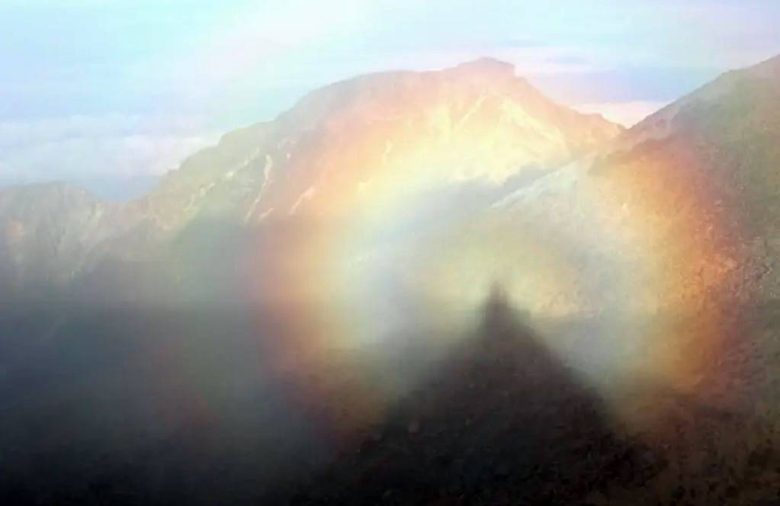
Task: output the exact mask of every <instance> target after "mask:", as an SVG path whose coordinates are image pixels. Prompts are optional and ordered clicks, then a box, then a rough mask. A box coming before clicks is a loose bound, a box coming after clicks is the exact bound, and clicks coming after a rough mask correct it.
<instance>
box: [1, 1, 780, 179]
mask: <svg viewBox="0 0 780 506" xmlns="http://www.w3.org/2000/svg"><path fill="white" fill-rule="evenodd" d="M778 26H780V2H778V1H775V0H742V1H740V0H687V1H684V2H683V1H678V0H614V1H610V0H604V1H565V0H558V1H555V0H544V1H542V0H539V1H533V2H532V1H514V2H510V1H500V0H494V1H487V0H482V1H465V0H429V1H419V0H416V1H412V0H392V1H391V0H386V1H385V0H375V1H370V0H330V1H317V0H285V1H246V0H233V1H230V2H228V1H217V0H214V1H195V0H168V1H166V0H156V1H151V0H116V1H112V0H104V1H99V0H60V1H52V0H49V1H45V0H4V1H0V65H2V68H3V69H4V71H3V72H2V73H0V96H2V97H3V98H2V100H1V101H0V184H8V183H13V182H30V181H42V180H54V179H57V180H69V181H75V182H80V183H83V184H88V185H90V186H92V187H93V188H95V189H98V190H101V191H105V192H106V193H109V194H121V193H127V192H128V191H132V188H133V184H135V185H143V184H145V183H146V182H148V181H151V180H152V179H153V178H154V177H156V176H157V175H159V174H161V173H162V172H164V171H166V170H169V169H171V168H173V167H175V166H176V164H177V163H178V162H179V161H180V160H181V159H182V157H184V156H185V155H186V154H189V153H191V152H193V151H195V150H197V149H198V148H199V147H202V146H203V145H205V144H207V143H210V142H213V141H214V139H215V138H216V137H217V136H218V135H219V134H220V133H222V132H224V131H226V130H230V129H232V128H235V127H237V126H241V125H244V124H247V123H251V122H254V121H259V120H265V119H270V118H272V117H273V116H274V115H276V114H277V113H279V112H280V111H282V110H284V109H285V108H287V107H289V106H290V105H291V104H292V103H294V101H295V100H296V99H297V98H298V97H300V96H301V95H302V94H304V93H305V92H306V91H308V90H310V89H312V88H315V87H317V86H320V85H323V84H326V83H328V82H331V81H333V80H337V79H342V78H346V77H350V76H352V75H355V74H359V73H363V72H369V71H378V70H386V69H399V68H410V69H428V68H441V67H444V66H449V65H452V64H456V63H458V62H461V61H464V60H468V59H472V58H476V57H479V56H494V57H497V58H500V59H504V60H507V61H510V62H512V63H514V64H515V65H516V67H517V71H518V73H519V74H523V75H525V76H526V77H528V78H529V79H530V80H531V81H532V82H534V83H535V84H536V85H537V86H538V87H539V88H540V89H541V90H542V91H543V92H545V93H547V94H548V95H550V96H552V97H553V98H555V99H557V100H559V101H561V102H564V103H568V104H570V105H573V106H576V107H580V108H582V109H583V110H592V111H601V112H603V113H605V114H606V115H608V116H610V117H612V118H615V119H618V120H621V121H624V122H627V123H630V122H632V121H635V120H636V119H638V118H640V117H641V116H642V115H644V114H646V113H648V112H650V111H652V110H653V109H654V108H656V107H658V106H659V105H661V104H663V103H666V102H668V101H670V100H673V99H674V98H676V97H678V96H679V95H681V94H683V93H686V92H688V91H690V90H691V89H693V88H695V87H697V86H698V85H700V84H703V83H704V82H706V81H707V80H709V79H711V78H713V77H714V76H716V75H717V74H718V73H720V72H722V71H724V70H727V69H730V68H734V67H740V66H745V65H749V64H752V63H756V62H758V61H760V60H763V59H766V58H768V57H770V56H773V55H774V54H777V53H780V30H778V28H777V27H778ZM139 187H140V186H139Z"/></svg>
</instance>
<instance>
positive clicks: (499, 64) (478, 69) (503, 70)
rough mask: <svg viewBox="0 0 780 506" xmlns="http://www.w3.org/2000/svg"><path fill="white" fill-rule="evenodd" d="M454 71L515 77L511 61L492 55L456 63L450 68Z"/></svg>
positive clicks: (487, 75) (492, 76)
mask: <svg viewBox="0 0 780 506" xmlns="http://www.w3.org/2000/svg"><path fill="white" fill-rule="evenodd" d="M450 70H451V71H453V72H458V73H468V74H479V75H484V76H486V77H491V78H495V77H500V78H505V79H506V78H512V77H515V66H514V65H512V64H511V63H508V62H505V61H501V60H497V59H495V58H490V57H482V58H477V59H476V60H471V61H467V62H465V63H461V64H459V65H456V66H454V67H452V68H451V69H450Z"/></svg>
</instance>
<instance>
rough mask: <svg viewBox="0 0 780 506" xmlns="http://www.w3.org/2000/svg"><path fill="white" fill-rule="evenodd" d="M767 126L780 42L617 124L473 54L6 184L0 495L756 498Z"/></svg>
mask: <svg viewBox="0 0 780 506" xmlns="http://www.w3.org/2000/svg"><path fill="white" fill-rule="evenodd" d="M779 140H780V57H775V58H773V59H771V60H768V61H766V62H763V63H760V64H758V65H756V66H753V67H750V68H746V69H742V70H735V71H732V72H729V73H726V74H724V75H722V76H721V77H719V78H718V79H716V80H715V81H713V82H711V83H709V84H707V85H705V86H704V87H702V88H700V89H698V90H695V91H693V92H692V93H691V94H689V95H687V96H685V97H682V98H681V99H679V100H678V101H676V102H674V103H673V104H671V105H669V106H668V107H666V108H664V109H662V110H660V111H658V112H657V113H655V114H653V115H651V116H649V117H648V118H646V119H645V120H643V121H641V122H640V123H638V124H637V125H636V126H634V127H632V128H630V129H628V130H626V129H624V128H622V127H620V126H618V125H616V124H613V123H611V122H609V121H607V120H605V119H604V118H602V117H601V116H598V115H588V114H581V113H578V112H576V111H574V110H572V109H569V108H567V107H565V106H563V105H560V104H557V103H555V102H553V101H551V100H550V99H548V98H546V97H545V96H544V95H543V94H542V93H541V92H540V91H538V90H537V89H536V88H534V87H533V86H532V85H531V84H530V83H529V82H528V81H526V80H525V79H523V78H522V77H520V76H518V75H516V73H515V69H514V68H513V67H512V66H511V65H509V64H506V63H503V62H500V61H497V60H492V59H481V60H476V61H473V62H469V63H465V64H462V65H459V66H456V67H453V68H448V69H444V70H441V71H427V72H389V73H378V74H371V75H366V76H361V77H357V78H354V79H350V80H347V81H342V82H338V83H335V84H332V85H329V86H327V87H324V88H321V89H319V90H316V91H313V92H312V93H310V94H308V95H307V96H305V97H304V98H303V99H302V100H300V101H299V102H298V103H297V105H295V106H294V107H293V108H292V109H290V110H288V111H286V112H284V113H282V114H280V115H279V116H278V117H277V118H276V119H274V120H272V121H268V122H263V123H257V124H254V125H251V126H248V127H246V128H243V129H240V130H236V131H233V132H230V133H227V134H226V135H224V136H223V137H222V138H221V140H220V141H219V143H218V144H217V145H216V146H213V147H210V148H207V149H204V150H202V151H200V152H197V153H195V154H193V155H192V156H190V157H189V158H188V159H186V161H184V162H183V163H182V164H181V166H180V167H179V168H178V169H176V170H174V171H171V172H170V173H168V174H166V175H165V177H164V178H163V179H162V180H161V182H160V184H159V185H158V186H157V187H156V188H155V189H154V190H153V191H151V192H150V193H148V194H147V195H145V196H143V197H141V198H139V199H136V200H133V201H130V202H127V203H114V202H106V201H102V200H100V199H99V198H97V197H95V196H93V195H91V194H89V193H88V192H87V191H86V190H82V189H80V188H77V187H73V186H69V185H65V184H54V183H52V184H45V185H32V186H23V187H17V188H9V189H5V190H0V283H1V284H0V287H2V288H1V291H0V304H3V307H4V308H6V309H5V310H4V311H3V313H2V316H1V317H0V351H2V353H0V395H2V396H3V398H4V399H6V402H7V403H8V406H11V407H12V408H13V409H8V410H7V413H8V416H4V417H3V419H2V420H1V421H0V497H2V498H6V499H7V500H8V501H11V502H8V504H14V503H17V504H22V503H34V502H35V501H36V500H37V501H38V503H51V502H61V503H74V504H101V503H106V502H111V503H112V504H141V503H143V504H172V503H174V502H180V501H184V502H186V503H190V504H201V503H202V504H214V503H215V502H223V503H227V504H237V503H241V504H244V503H248V504H252V503H256V504H263V503H266V504H271V503H274V504H276V503H279V504H284V503H287V502H290V503H295V501H298V503H300V504H369V503H370V504H412V503H415V502H414V501H418V502H416V503H420V504H511V503H512V501H511V499H512V498H518V497H522V498H523V500H525V501H527V503H528V504H575V503H577V504H579V503H582V504H648V505H649V504H702V505H704V504H717V503H721V502H720V501H722V500H723V498H728V499H729V500H730V501H732V503H734V504H763V503H758V502H756V501H759V500H764V499H772V498H775V497H777V494H778V492H779V491H780V488H779V487H780V474H779V473H778V469H780V432H779V431H780V404H778V401H777V399H778V396H779V395H780V341H778V338H777V335H778V332H780V319H779V318H778V314H779V313H778V311H779V309H778V305H777V301H776V300H775V299H776V297H777V296H778V290H780V277H779V276H780V275H778V273H777V272H776V267H777V261H778V259H779V258H780V241H778V239H777V237H778V232H780V230H779V229H778V226H779V225H778V219H777V218H778V217H780V215H778V213H780V208H779V207H778V205H780V204H778V202H780V175H778V168H780V144H778V141H779ZM19 329H23V332H20V330H19ZM578 424H579V425H578ZM549 447H555V448H557V449H556V450H555V451H550V452H548V451H547V448H549ZM529 455H532V456H534V457H533V458H530V457H529ZM53 463H56V465H55V464H53ZM586 464H587V465H586ZM217 475H219V476H220V479H219V480H216V478H215V476H217ZM214 481H218V483H214ZM264 498H265V499H264ZM264 500H265V501H266V502H263V501H264ZM14 501H16V502H14ZM268 501H272V502H268ZM329 501H330V502H329ZM333 501H336V502H333ZM410 501H411V502H410ZM437 501H438V502H437ZM447 501H449V502H447ZM480 501H481V502H480ZM766 504H770V503H766Z"/></svg>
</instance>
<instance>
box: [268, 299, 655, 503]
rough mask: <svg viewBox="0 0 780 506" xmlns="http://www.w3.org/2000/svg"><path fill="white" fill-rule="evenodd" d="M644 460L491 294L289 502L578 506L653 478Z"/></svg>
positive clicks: (577, 382) (505, 302)
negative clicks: (446, 355) (431, 368)
mask: <svg viewBox="0 0 780 506" xmlns="http://www.w3.org/2000/svg"><path fill="white" fill-rule="evenodd" d="M638 454H639V452H638V451H637V449H636V448H634V447H632V446H631V445H629V444H627V443H626V442H624V441H622V440H621V439H620V438H619V437H618V436H617V435H616V434H615V433H614V432H613V430H612V429H611V427H610V423H609V420H608V418H607V416H606V414H605V407H604V406H603V405H602V402H601V401H600V399H599V398H598V397H597V396H596V394H595V393H594V392H593V391H591V390H590V389H589V388H588V387H587V386H585V384H584V383H583V382H582V381H580V380H579V379H578V378H577V377H576V376H575V375H573V374H572V373H571V372H570V371H569V370H567V368H566V367H565V366H564V365H563V364H562V362H561V361H560V360H559V359H558V358H556V357H555V356H554V355H553V354H552V353H551V352H550V351H548V350H547V349H546V348H545V347H544V346H543V345H542V344H541V343H540V341H539V339H538V338H537V337H536V336H535V335H534V332H533V331H532V330H531V328H530V327H529V326H528V325H527V324H526V322H525V321H524V318H523V316H522V315H521V314H520V313H518V312H517V311H515V310H513V309H512V308H511V306H510V304H509V302H508V300H507V296H506V294H505V293H504V292H503V290H502V289H501V288H500V286H495V287H494V288H493V289H492V291H491V293H490V295H489V296H488V297H487V300H486V302H485V304H484V307H483V309H482V318H481V322H480V324H479V325H478V328H476V329H475V330H474V332H473V335H472V336H471V339H470V340H468V341H467V342H466V343H465V344H464V345H463V346H462V347H461V348H460V349H458V350H457V351H456V352H454V353H453V355H452V356H451V357H450V359H449V360H447V361H446V364H445V365H443V366H442V367H441V369H440V370H439V371H438V372H437V373H435V374H433V375H432V377H431V378H430V379H429V380H428V381H427V382H426V383H425V384H424V385H422V386H420V387H419V388H418V389H416V390H415V391H414V392H413V393H412V394H411V395H410V396H409V397H408V398H407V399H406V400H405V401H403V402H401V403H400V405H399V406H398V407H397V409H395V411H394V412H393V413H392V414H391V415H390V416H389V418H388V419H387V421H386V422H385V423H384V424H383V425H381V426H380V427H378V428H376V430H375V431H374V432H373V433H372V434H369V435H367V437H366V438H365V440H364V441H363V442H362V443H361V444H360V445H359V447H358V448H356V449H354V450H352V451H347V452H344V453H343V454H342V455H341V456H340V457H338V458H337V459H335V460H334V461H333V462H332V463H331V464H330V466H329V467H328V468H327V469H326V470H324V471H322V472H321V473H316V474H315V475H313V476H312V477H310V478H309V480H308V481H305V482H303V483H300V484H299V485H298V487H297V489H296V490H294V491H293V492H292V493H291V495H290V496H289V497H287V498H286V499H287V500H288V501H289V502H290V503H291V504H344V505H351V504H355V505H357V504H577V503H578V502H577V501H580V502H582V501H584V500H585V499H586V497H587V496H588V495H589V494H591V493H593V492H594V491H597V490H599V489H600V488H601V487H603V486H606V484H607V483H608V482H609V481H611V480H613V479H614V478H615V475H616V474H619V473H631V476H630V479H631V480H641V479H642V475H643V474H647V475H649V474H651V470H650V469H644V470H643V469H642V465H641V463H640V459H638ZM280 499H281V497H277V498H276V500H280Z"/></svg>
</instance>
